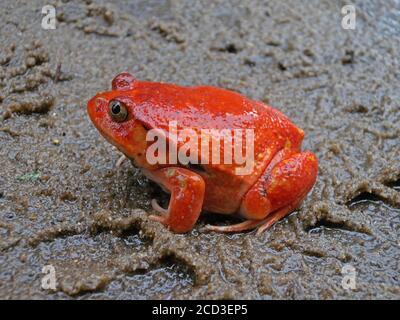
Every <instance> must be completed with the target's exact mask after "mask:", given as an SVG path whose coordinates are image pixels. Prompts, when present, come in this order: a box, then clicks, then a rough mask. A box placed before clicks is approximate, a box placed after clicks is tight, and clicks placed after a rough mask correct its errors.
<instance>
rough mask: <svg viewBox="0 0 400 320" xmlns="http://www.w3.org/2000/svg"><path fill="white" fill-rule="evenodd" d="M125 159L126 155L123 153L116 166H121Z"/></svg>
mask: <svg viewBox="0 0 400 320" xmlns="http://www.w3.org/2000/svg"><path fill="white" fill-rule="evenodd" d="M125 160H126V156H125V155H124V154H123V155H122V156H120V157H119V159H118V160H117V163H116V164H115V166H116V167H117V168H119V167H120V166H121V165H122V164H123V163H124V161H125Z"/></svg>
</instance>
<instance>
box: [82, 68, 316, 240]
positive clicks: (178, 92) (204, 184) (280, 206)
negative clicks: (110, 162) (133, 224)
mask: <svg viewBox="0 0 400 320" xmlns="http://www.w3.org/2000/svg"><path fill="white" fill-rule="evenodd" d="M111 100H118V101H121V102H122V103H123V104H124V105H125V106H126V108H127V110H128V117H127V119H126V120H125V121H123V122H115V121H114V120H113V119H112V117H111V116H110V115H109V107H108V106H109V103H110V101H111ZM87 110H88V114H89V117H90V119H91V120H92V122H93V124H94V125H95V127H96V128H97V129H98V130H99V132H100V133H101V134H102V135H103V136H104V137H105V138H106V139H107V140H108V141H109V142H110V143H112V144H113V145H115V146H116V147H117V148H118V149H119V150H120V151H121V152H123V153H124V154H125V155H126V156H127V157H128V158H129V159H131V160H132V162H133V163H134V164H135V165H136V166H138V167H140V168H142V169H143V171H144V173H145V174H146V175H147V176H148V177H149V178H150V179H152V180H154V181H156V182H157V183H159V184H160V185H162V186H163V187H164V189H166V190H168V191H170V192H171V201H170V205H169V208H168V210H164V209H162V208H160V207H159V206H157V205H155V206H154V208H155V209H156V210H157V211H159V212H161V213H162V215H161V216H151V218H152V219H153V220H156V221H160V222H162V223H163V224H165V225H167V226H168V227H169V228H170V229H171V230H172V231H175V232H188V231H190V230H191V229H192V228H193V225H194V224H195V223H196V220H197V218H198V216H199V214H200V212H201V211H202V210H206V211H211V212H215V213H221V214H234V213H239V214H241V215H242V216H243V217H245V218H246V219H248V220H247V221H246V222H244V223H242V224H239V225H235V226H229V227H209V229H210V230H216V231H221V232H233V231H241V230H245V229H249V228H255V227H258V226H261V227H260V229H262V230H264V229H265V226H268V227H269V226H270V225H272V224H273V223H274V222H276V221H277V220H279V219H280V218H282V217H283V216H285V215H287V214H289V213H290V212H291V211H293V210H295V209H296V208H297V207H298V205H299V204H300V202H301V201H302V199H303V198H304V197H305V196H306V195H307V193H308V192H309V191H310V190H311V188H312V186H313V185H314V183H315V180H316V177H317V171H318V162H317V159H316V157H315V155H314V154H313V153H311V152H301V143H302V140H303V137H304V132H303V131H302V130H301V129H299V128H297V127H296V126H295V125H294V124H293V123H292V122H291V121H290V120H289V119H288V118H287V117H286V116H285V115H283V114H282V113H281V112H280V111H278V110H276V109H274V108H272V107H269V106H267V105H265V104H263V103H261V102H259V101H254V100H251V99H248V98H246V97H244V96H242V95H240V94H238V93H236V92H232V91H228V90H224V89H220V88H216V87H210V86H198V87H183V86H178V85H175V84H167V83H156V82H147V81H139V80H137V79H134V78H133V77H132V76H131V75H130V74H128V73H122V74H120V75H118V76H117V77H116V78H114V80H113V81H112V90H111V91H108V92H100V93H98V94H97V95H95V96H94V97H93V98H92V99H91V100H90V101H89V102H88V106H87ZM170 121H176V123H177V128H178V130H179V129H183V128H190V129H193V130H194V131H195V132H197V133H200V130H202V129H218V130H223V129H230V130H233V129H242V130H245V129H253V130H254V166H253V170H252V171H251V173H250V174H247V175H237V174H236V171H235V170H236V169H237V168H238V167H240V166H239V165H236V164H235V163H233V164H223V163H222V164H203V165H202V168H201V170H197V169H193V168H192V169H191V168H190V167H188V166H185V165H182V164H179V163H178V164H173V163H168V162H167V163H166V164H163V165H159V164H156V165H154V164H150V163H149V162H148V161H147V159H146V150H147V148H148V147H149V145H150V144H151V142H147V141H146V134H147V131H148V130H149V129H155V128H157V129H159V130H162V131H163V132H166V139H167V140H168V141H169V142H170V143H173V144H175V145H176V146H177V147H178V149H179V147H180V146H182V144H183V143H184V142H182V141H179V140H173V141H172V138H171V137H170V136H168V130H169V123H170ZM245 147H246V146H243V148H245ZM223 148H224V145H223V144H221V147H220V150H219V151H220V154H221V159H223V154H224V149H223ZM210 152H211V150H210ZM209 159H211V154H209ZM200 161H201V152H200V150H199V162H200ZM182 181H184V183H182ZM262 226H264V227H262ZM260 229H259V230H260Z"/></svg>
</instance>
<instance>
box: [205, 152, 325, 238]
mask: <svg viewBox="0 0 400 320" xmlns="http://www.w3.org/2000/svg"><path fill="white" fill-rule="evenodd" d="M317 171H318V162H317V159H316V157H315V156H314V154H312V153H311V152H302V153H294V154H293V153H288V154H284V153H281V154H278V155H277V157H276V159H274V161H272V162H271V164H270V165H269V166H268V167H267V169H266V170H265V172H264V174H263V175H262V176H261V177H260V179H259V181H258V182H257V183H256V184H255V185H254V186H253V187H252V188H251V189H250V190H249V191H248V192H247V194H246V195H245V196H244V198H243V201H242V203H241V207H240V213H241V215H242V216H244V217H245V218H247V219H248V220H247V221H244V222H242V223H239V224H236V225H232V226H226V227H218V226H208V227H207V228H206V230H212V231H217V232H240V231H244V230H249V229H254V228H257V227H259V229H258V230H257V234H260V233H262V232H263V231H265V230H267V229H268V228H269V227H271V226H272V225H273V224H274V223H275V222H277V221H278V220H280V219H282V218H283V217H285V216H287V215H288V214H289V213H290V212H292V211H293V210H295V209H296V208H297V207H298V206H299V205H300V203H301V201H302V200H303V199H304V197H305V196H306V195H307V193H308V192H309V191H310V190H311V188H312V186H313V185H314V183H315V179H316V177H317Z"/></svg>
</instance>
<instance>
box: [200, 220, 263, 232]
mask: <svg viewBox="0 0 400 320" xmlns="http://www.w3.org/2000/svg"><path fill="white" fill-rule="evenodd" d="M262 223H263V220H246V221H243V222H241V223H237V224H233V225H230V226H212V225H207V226H205V227H204V228H203V230H204V231H215V232H221V233H229V232H242V231H246V230H251V229H254V228H256V227H257V226H259V225H260V224H262Z"/></svg>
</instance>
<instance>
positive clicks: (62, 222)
mask: <svg viewBox="0 0 400 320" xmlns="http://www.w3.org/2000/svg"><path fill="white" fill-rule="evenodd" d="M47 2H49V3H52V4H54V5H55V7H56V10H57V17H58V23H57V28H56V30H43V29H42V28H41V19H42V15H41V7H42V5H43V1H38V0H34V1H1V4H0V7H1V10H0V29H1V33H0V43H1V53H0V113H1V115H0V117H1V119H0V168H1V169H0V297H1V298H50V299H52V298H67V299H68V298H95V299H96V298H100V299H103V298H123V299H124V298H129V299H132V298H159V299H166V298H184V299H187V298H218V299H221V298H246V299H247V298H257V299H259V298H262V299H270V298H288V299H292V298H295V299H301V298H329V299H331V298H339V299H340V298H356V299H358V298H391V299H399V298H400V280H399V270H400V266H399V261H400V248H399V245H400V239H399V231H400V228H399V226H400V164H399V163H400V162H399V159H400V147H399V144H400V138H399V136H400V90H399V85H400V74H399V67H400V66H399V64H400V62H399V56H400V42H399V41H400V3H399V1H395V0H393V1H356V2H355V3H356V8H357V25H356V29H355V30H343V29H342V28H341V19H342V15H341V12H340V10H341V7H342V6H343V5H344V4H346V2H345V1H328V0H326V1H323V0H321V1H301V2H300V1H297V0H292V1H278V0H276V1H268V2H266V1H261V0H260V1H256V0H255V1H239V0H237V1H230V4H229V5H228V4H227V2H226V1H225V0H221V1H219V0H213V1H208V0H207V1H205V0H204V1H189V0H185V1H184V0H134V1H131V2H129V4H127V3H128V2H127V1H115V2H112V3H109V4H107V3H106V2H105V1H104V2H103V1H47ZM121 71H129V72H131V73H133V74H134V75H135V76H137V77H138V78H140V79H147V80H153V81H167V82H177V83H180V84H182V85H196V84H210V85H216V86H220V87H224V88H228V89H232V90H236V91H239V92H241V93H243V94H245V95H247V96H249V97H251V98H254V99H259V100H262V101H264V102H266V103H268V104H270V105H272V106H274V107H276V108H279V109H280V110H282V111H283V112H284V113H285V114H287V115H288V116H289V117H290V118H291V119H292V120H293V121H294V122H295V123H296V124H297V125H298V126H299V127H301V128H303V129H304V131H305V132H306V138H305V141H304V148H305V149H309V150H312V151H313V152H315V153H316V154H317V156H318V158H319V161H320V173H319V177H318V181H317V183H316V186H315V187H314V189H313V191H312V193H311V194H310V195H309V196H308V197H307V199H306V201H305V202H304V204H303V206H302V207H301V209H300V210H299V211H297V212H295V213H293V214H292V215H291V216H289V217H288V218H287V219H284V220H283V221H281V222H279V223H277V224H276V225H275V226H274V227H273V228H272V229H271V230H269V231H268V232H266V233H265V234H264V235H262V236H261V237H256V236H255V234H254V232H250V233H244V234H236V235H229V236H227V235H220V234H214V233H202V232H201V227H202V226H204V225H205V224H206V223H208V222H210V221H212V222H214V223H219V224H224V223H233V222H234V221H235V220H233V219H231V220H224V219H221V218H218V217H203V218H201V220H200V221H199V222H198V223H197V225H196V228H195V230H193V232H191V233H190V234H187V235H176V234H172V233H170V232H168V231H166V230H165V229H164V228H163V227H162V226H161V225H159V224H157V223H155V222H151V221H149V220H148V219H147V216H148V213H150V212H151V209H150V199H151V198H152V197H154V196H157V197H163V196H162V194H161V192H160V190H159V189H158V188H157V187H156V186H154V185H153V184H150V183H149V182H148V181H147V180H146V179H145V178H144V177H143V175H142V174H141V173H140V171H139V170H138V169H135V168H134V167H133V166H131V164H130V163H129V162H125V163H124V164H123V165H122V166H121V167H120V168H116V166H115V163H116V161H117V159H118V158H119V156H120V154H119V153H118V152H117V151H116V150H115V149H114V148H113V147H112V146H111V145H109V144H108V143H107V142H106V141H105V140H104V139H103V138H101V137H100V136H99V134H98V132H97V131H96V130H95V129H94V128H93V126H92V125H91V123H90V122H89V120H88V117H87V115H86V109H85V108H86V102H87V100H88V99H89V98H90V97H91V96H93V95H94V94H95V93H96V92H97V91H101V90H105V89H108V88H109V87H110V81H111V79H112V78H113V77H114V76H115V75H116V74H117V73H119V72H121ZM164 198H165V196H164ZM346 264H350V265H351V266H352V267H354V268H355V270H356V273H357V274H356V288H355V290H345V289H343V287H342V284H341V283H342V279H343V275H342V273H341V271H342V267H343V266H345V265H346ZM45 265H53V266H54V268H55V270H56V277H57V288H56V290H55V291H54V292H52V291H48V290H43V289H41V280H42V277H43V274H42V273H41V271H42V267H43V266H45Z"/></svg>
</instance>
